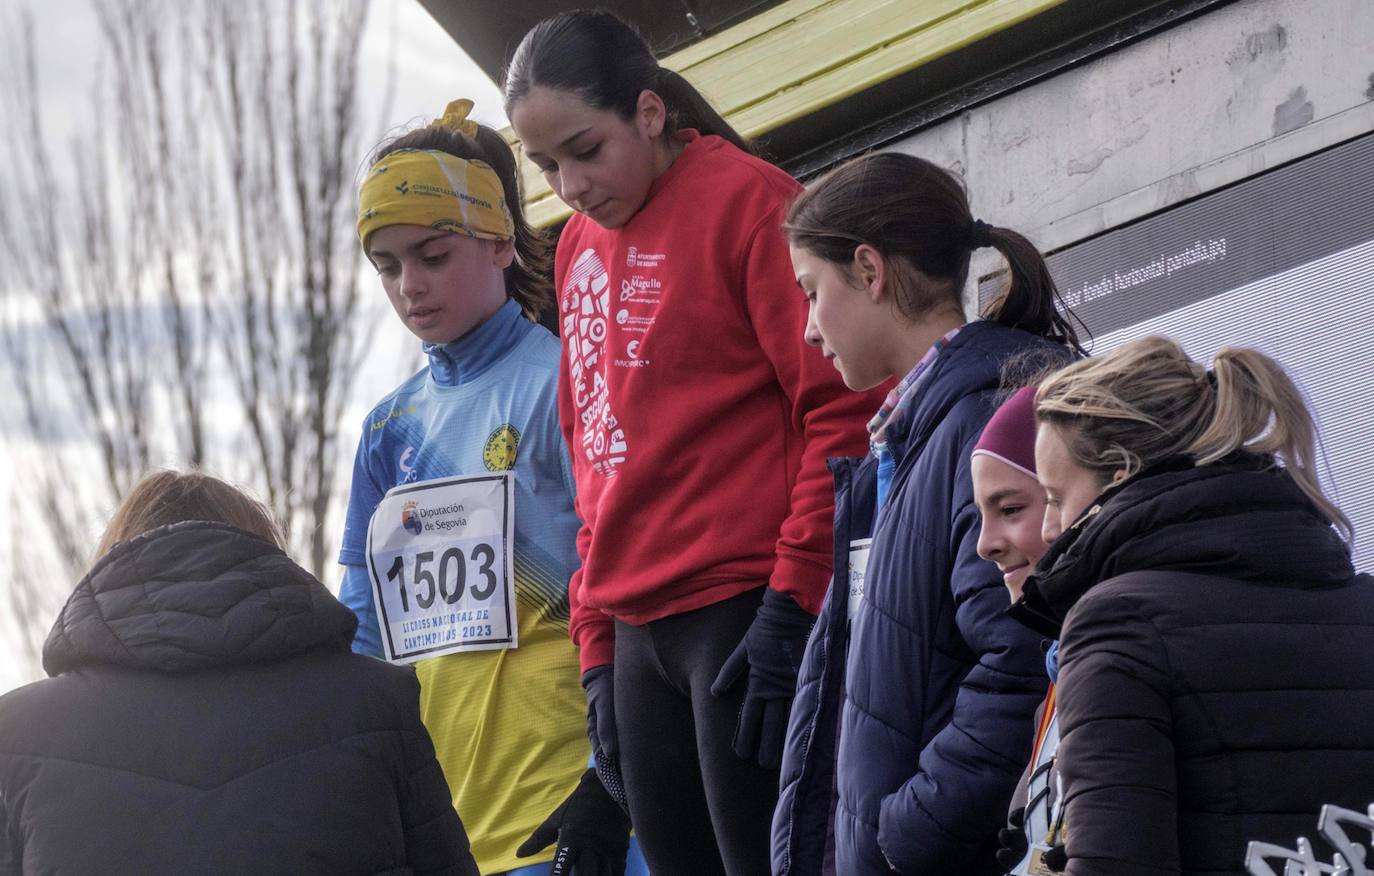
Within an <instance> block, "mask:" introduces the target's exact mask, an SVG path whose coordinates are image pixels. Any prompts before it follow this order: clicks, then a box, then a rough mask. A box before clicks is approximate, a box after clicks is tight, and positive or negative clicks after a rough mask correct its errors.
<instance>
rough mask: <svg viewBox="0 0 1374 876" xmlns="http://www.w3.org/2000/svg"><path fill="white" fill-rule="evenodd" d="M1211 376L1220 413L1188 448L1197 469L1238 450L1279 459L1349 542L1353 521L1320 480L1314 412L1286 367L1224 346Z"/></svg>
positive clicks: (1246, 351)
mask: <svg viewBox="0 0 1374 876" xmlns="http://www.w3.org/2000/svg"><path fill="white" fill-rule="evenodd" d="M1212 371H1213V373H1214V374H1215V375H1216V397H1217V401H1216V411H1215V413H1214V414H1213V415H1212V420H1211V422H1210V423H1209V424H1208V426H1207V428H1206V429H1205V430H1204V431H1203V433H1202V434H1201V435H1199V436H1198V437H1197V440H1196V441H1194V442H1193V446H1192V447H1191V448H1189V452H1190V453H1191V454H1192V455H1193V456H1194V457H1195V458H1196V459H1197V464H1198V465H1206V464H1207V463H1209V462H1215V461H1216V460H1218V459H1221V458H1222V457H1224V456H1226V455H1227V454H1229V453H1231V452H1233V451H1235V450H1237V449H1243V450H1246V451H1248V452H1250V453H1254V454H1259V455H1266V454H1273V455H1276V456H1278V457H1279V458H1281V459H1282V460H1283V464H1284V467H1285V468H1287V469H1288V473H1289V475H1291V476H1292V478H1293V480H1294V481H1296V482H1297V484H1298V486H1299V487H1301V488H1302V491H1303V492H1304V493H1306V494H1307V497H1308V498H1309V499H1311V500H1312V504H1314V505H1316V506H1317V507H1318V508H1320V509H1321V511H1322V513H1323V514H1325V515H1326V517H1327V519H1329V520H1331V521H1332V522H1333V523H1335V524H1336V527H1337V528H1338V529H1340V530H1341V533H1342V534H1343V535H1344V536H1345V537H1346V539H1347V540H1351V539H1353V537H1354V527H1353V526H1352V525H1351V523H1350V518H1348V517H1347V516H1346V515H1345V513H1344V512H1343V511H1341V509H1340V508H1338V507H1336V504H1335V503H1334V502H1332V501H1331V500H1330V499H1328V498H1327V497H1326V494H1325V493H1323V492H1322V489H1321V486H1320V485H1319V483H1318V481H1317V472H1316V443H1317V442H1316V428H1315V427H1314V426H1313V422H1312V413H1311V411H1309V410H1308V409H1307V402H1306V401H1305V400H1304V399H1303V397H1302V393H1301V392H1300V391H1299V390H1298V387H1297V384H1295V383H1294V382H1293V378H1291V377H1289V376H1288V373H1287V372H1286V371H1284V370H1283V366H1281V365H1279V363H1277V362H1275V361H1274V360H1273V359H1271V358H1269V357H1268V356H1266V355H1264V354H1263V353H1261V352H1259V351H1258V350H1251V349H1248V348H1246V347H1222V348H1221V350H1220V351H1219V352H1218V353H1217V355H1216V358H1215V360H1214V361H1213V365H1212Z"/></svg>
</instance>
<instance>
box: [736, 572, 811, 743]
mask: <svg viewBox="0 0 1374 876" xmlns="http://www.w3.org/2000/svg"><path fill="white" fill-rule="evenodd" d="M815 623H816V618H815V616H814V615H812V614H810V613H809V612H807V611H805V610H804V609H803V608H802V607H801V606H800V605H797V603H796V602H795V601H793V599H792V597H790V596H787V595H785V594H782V593H779V592H778V591H776V590H774V589H773V588H771V587H770V588H768V589H766V590H764V591H763V604H762V605H760V606H759V613H758V614H757V615H756V616H755V617H754V622H753V623H752V624H750V625H749V631H748V632H746V633H745V634H744V641H742V642H740V643H739V646H738V647H737V648H735V651H734V653H733V654H731V655H730V658H729V659H728V660H726V661H725V665H724V666H722V667H721V668H720V674H719V675H718V676H716V681H715V683H714V684H712V685H711V693H712V694H714V695H715V696H722V695H723V694H724V693H725V692H726V691H727V690H729V689H730V688H731V687H732V686H733V685H734V683H735V682H736V681H738V680H739V678H740V676H742V675H744V671H745V670H746V669H748V670H749V682H748V686H747V687H746V688H745V689H744V705H743V706H741V707H740V712H739V723H738V724H737V725H735V740H734V748H735V754H737V755H739V756H740V757H741V758H743V759H744V760H757V761H758V764H759V766H761V767H763V768H764V769H777V767H778V766H779V764H781V763H782V744H783V738H784V737H785V736H786V735H787V711H788V709H789V708H790V707H791V705H792V697H793V696H795V695H796V692H797V671H798V670H799V669H800V668H801V660H802V653H803V652H804V651H805V650H806V637H807V636H809V635H810V634H811V627H812V625H814V624H815Z"/></svg>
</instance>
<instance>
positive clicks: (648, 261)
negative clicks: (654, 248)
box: [625, 246, 668, 268]
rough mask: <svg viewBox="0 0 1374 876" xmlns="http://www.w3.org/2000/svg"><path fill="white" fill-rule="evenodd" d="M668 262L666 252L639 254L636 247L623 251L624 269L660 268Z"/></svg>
mask: <svg viewBox="0 0 1374 876" xmlns="http://www.w3.org/2000/svg"><path fill="white" fill-rule="evenodd" d="M667 260H668V254H667V253H666V252H652V253H651V252H640V251H639V248H638V247H634V246H632V247H630V248H629V249H628V250H626V251H625V267H627V268H657V267H661V266H662V265H663V263H664V262H665V261H667Z"/></svg>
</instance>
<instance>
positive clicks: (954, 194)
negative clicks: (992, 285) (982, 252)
mask: <svg viewBox="0 0 1374 876" xmlns="http://www.w3.org/2000/svg"><path fill="white" fill-rule="evenodd" d="M783 231H784V232H785V233H786V234H787V238H788V241H789V242H790V243H791V244H792V245H793V246H796V247H798V248H801V249H805V250H807V251H808V252H811V253H813V254H815V255H817V256H819V257H820V258H823V259H825V260H826V261H830V262H833V263H835V264H837V265H840V266H842V267H843V268H845V269H846V270H848V268H849V266H851V265H852V264H853V260H854V250H855V249H856V248H857V247H858V246H860V245H861V244H867V245H869V246H871V247H873V248H874V249H876V250H877V251H878V252H880V253H881V254H882V255H883V257H884V258H885V259H887V260H888V261H890V262H892V263H893V265H894V266H895V267H896V268H898V270H895V271H894V272H893V274H894V275H895V276H894V277H893V284H892V295H893V300H894V301H895V302H896V304H897V308H898V309H899V310H900V311H901V312H902V314H903V315H904V316H906V317H907V318H908V319H912V320H916V319H921V318H923V317H925V316H927V315H928V314H930V313H932V312H934V311H936V310H942V309H958V308H959V306H960V305H959V296H960V293H961V292H962V290H963V288H964V283H965V281H967V279H968V272H969V260H970V257H971V255H972V254H973V251H974V250H975V249H978V248H980V247H984V246H991V247H994V248H996V249H997V251H998V252H1000V253H1001V254H1002V256H1003V257H1004V258H1005V259H1006V260H1007V264H1008V266H1009V267H1010V269H1011V270H1010V276H1009V281H1008V285H1007V289H1006V291H1005V292H1004V293H1003V294H1002V295H1001V296H1000V297H999V298H998V300H997V301H996V302H994V303H993V305H992V306H991V307H989V308H988V309H987V311H986V312H984V313H983V317H984V318H985V319H988V320H991V321H993V322H997V323H999V324H1001V325H1006V326H1011V327H1014V328H1019V329H1023V330H1024V331H1027V332H1030V333H1032V334H1035V335H1039V336H1041V337H1044V338H1049V339H1051V340H1055V341H1058V342H1060V343H1062V344H1065V345H1067V346H1069V347H1072V348H1074V349H1076V350H1079V351H1080V352H1081V351H1082V348H1081V346H1080V345H1079V342H1078V335H1077V333H1076V332H1075V330H1074V328H1073V325H1072V324H1071V323H1070V321H1069V319H1068V318H1067V317H1066V316H1065V315H1064V313H1068V309H1067V308H1064V313H1061V312H1060V311H1059V309H1058V307H1056V305H1061V306H1062V302H1060V301H1059V293H1058V291H1057V290H1056V289H1055V285H1054V280H1053V279H1052V278H1051V277H1050V272H1049V268H1048V267H1047V266H1046V265H1045V260H1044V259H1043V258H1042V257H1041V255H1040V253H1039V251H1037V250H1036V248H1035V247H1034V246H1033V245H1032V244H1031V242H1030V241H1028V240H1027V239H1026V238H1025V237H1023V236H1022V235H1020V234H1017V233H1016V232H1015V231H1012V230H1010V229H1007V228H998V227H995V226H990V225H988V224H986V223H984V222H978V221H975V220H974V218H973V215H972V214H971V213H970V211H969V204H968V195H967V194H966V193H965V191H964V186H963V183H962V182H961V181H960V180H959V178H958V177H957V176H955V175H954V174H953V173H950V172H949V171H947V170H945V169H944V168H942V167H939V166H937V165H935V164H933V163H931V162H929V161H926V160H925V159H923V158H917V157H916V156H914V155H905V154H903V153H900V152H875V153H872V154H870V155H864V156H861V157H859V158H855V159H853V160H852V161H848V162H846V163H844V164H842V165H840V166H839V167H837V168H835V169H834V170H832V171H830V173H828V174H826V175H825V176H823V177H821V179H820V180H818V181H817V182H815V183H813V184H812V185H811V186H809V187H808V188H807V190H806V191H805V192H803V193H802V194H801V196H800V197H798V198H797V199H796V201H794V202H793V204H792V208H791V210H790V211H789V212H788V215H787V221H786V222H785V223H784V224H783ZM902 267H907V268H911V269H914V271H913V270H906V271H903V270H901V268H902Z"/></svg>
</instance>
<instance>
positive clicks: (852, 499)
mask: <svg viewBox="0 0 1374 876" xmlns="http://www.w3.org/2000/svg"><path fill="white" fill-rule="evenodd" d="M1068 355H1069V354H1068V351H1067V350H1066V349H1064V348H1062V347H1060V346H1058V345H1055V344H1051V343H1049V342H1047V341H1045V340H1043V339H1041V338H1037V337H1035V336H1033V335H1030V334H1027V333H1026V332H1022V331H1018V330H1016V329H1010V328H1006V327H1003V326H999V325H996V324H994V323H991V322H975V323H971V324H969V325H967V326H965V327H964V328H963V329H961V330H960V331H959V333H958V334H957V335H956V336H955V337H954V338H953V340H952V341H951V342H950V344H949V346H948V347H946V348H945V350H943V351H942V352H941V354H940V355H939V356H938V357H937V358H936V359H935V361H934V362H933V363H932V364H931V366H930V367H931V370H930V372H929V373H928V374H927V376H926V379H925V381H924V382H923V383H922V384H920V385H919V386H918V387H917V388H916V389H914V390H912V391H913V392H919V393H920V395H919V397H917V398H914V399H912V400H910V401H909V402H908V403H907V404H906V405H905V406H904V407H903V408H902V410H900V411H899V412H898V413H897V414H896V415H894V418H893V420H892V422H891V424H890V425H889V427H888V438H889V442H888V443H889V448H890V449H891V450H892V452H893V454H894V456H895V457H896V463H897V468H896V473H895V476H894V479H893V483H892V487H891V492H890V495H889V497H888V499H887V502H886V504H885V505H884V506H883V508H882V509H881V510H880V511H879V513H878V515H877V519H876V521H874V523H873V530H874V531H873V546H872V549H871V551H870V555H869V560H868V567H867V573H866V582H865V595H864V599H863V602H862V603H861V604H860V606H859V609H858V612H857V616H856V617H855V618H853V619H852V620H853V626H852V632H849V633H847V630H849V621H850V618H849V617H848V606H847V599H846V595H847V588H846V587H832V588H831V594H830V596H829V597H828V598H827V602H826V604H825V608H824V609H823V611H822V614H821V617H820V619H819V620H818V622H817V625H816V628H815V631H814V632H813V633H812V636H811V639H810V642H809V643H808V646H807V651H806V656H805V660H804V662H803V665H802V669H801V674H800V676H799V679H798V688H797V698H796V700H795V703H794V705H793V710H792V715H791V719H790V724H789V728H788V736H787V746H786V750H785V753H784V761H783V770H782V787H781V797H780V801H779V805H778V809H777V811H776V813H775V815H774V821H773V869H774V872H775V873H778V874H813V873H819V872H821V866H822V861H823V855H824V850H825V847H826V844H827V836H828V835H829V834H830V828H831V825H830V824H828V819H829V817H830V813H831V806H832V805H833V806H834V819H835V820H834V823H833V841H834V846H835V859H836V864H837V870H838V872H839V873H842V874H845V876H851V874H853V876H861V874H880V873H881V874H886V873H890V872H892V870H893V869H895V870H897V871H898V872H900V873H908V874H922V876H937V874H949V876H956V874H957V876H979V874H994V873H998V872H999V870H998V868H997V864H996V860H995V857H994V855H995V853H996V850H997V847H998V846H997V838H996V836H997V831H998V829H999V828H1001V827H1002V826H1003V825H1004V822H1005V819H1006V813H1007V804H1008V802H1009V801H1010V799H1011V795H1012V791H1013V790H1014V789H1015V787H1016V783H1017V780H1018V779H1019V778H1020V775H1021V773H1022V771H1023V770H1024V769H1025V767H1026V762H1027V760H1028V759H1029V757H1030V746H1031V737H1032V735H1033V732H1034V729H1033V726H1032V724H1033V721H1034V715H1035V709H1036V707H1037V706H1038V705H1039V704H1040V701H1041V699H1042V698H1043V697H1044V694H1045V689H1046V686H1047V685H1048V679H1047V678H1046V675H1045V668H1044V659H1043V654H1042V652H1041V648H1040V642H1041V637H1040V636H1038V635H1036V634H1034V633H1032V632H1030V631H1029V630H1028V629H1026V628H1024V627H1022V626H1021V625H1020V624H1018V623H1017V622H1016V621H1015V620H1013V619H1012V618H1010V617H1009V616H1008V615H1007V613H1006V611H1007V606H1008V597H1007V591H1006V588H1005V586H1004V585H1003V583H1002V579H1001V576H1000V575H999V574H998V572H997V568H996V566H994V565H992V564H991V563H988V562H986V561H984V560H982V559H980V558H979V557H978V554H977V542H978V530H979V517H978V511H977V508H976V507H975V506H974V503H973V485H972V479H971V476H970V460H969V457H970V454H971V453H972V452H973V445H974V444H975V443H976V441H977V439H978V436H979V434H980V433H981V432H982V429H983V426H984V425H985V424H986V423H987V420H988V418H989V417H990V416H991V415H992V413H993V411H994V410H995V408H996V404H997V401H998V390H999V387H1000V385H1001V382H1002V372H1003V369H1004V366H1005V365H1006V364H1007V363H1008V362H1009V361H1011V360H1013V359H1024V360H1027V361H1028V362H1034V363H1035V364H1037V365H1044V364H1050V363H1062V362H1066V361H1067V360H1068ZM1028 367H1029V366H1028ZM832 469H833V470H834V471H835V473H836V481H837V487H838V492H837V501H836V539H835V542H836V547H835V580H836V581H840V582H844V581H846V580H847V578H848V559H849V554H848V545H849V542H850V541H851V540H853V539H857V538H862V537H864V536H865V535H867V534H868V529H869V521H870V519H871V516H872V505H873V495H874V489H873V478H874V476H875V470H876V466H875V465H874V463H873V460H872V458H871V457H870V458H869V459H867V460H865V461H864V462H862V463H859V462H857V461H854V460H848V461H836V462H835V463H834V464H833V465H832ZM846 655H847V656H846ZM837 731H838V739H837V737H836V733H837ZM836 795H838V796H837V798H836ZM832 798H835V799H832Z"/></svg>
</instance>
